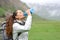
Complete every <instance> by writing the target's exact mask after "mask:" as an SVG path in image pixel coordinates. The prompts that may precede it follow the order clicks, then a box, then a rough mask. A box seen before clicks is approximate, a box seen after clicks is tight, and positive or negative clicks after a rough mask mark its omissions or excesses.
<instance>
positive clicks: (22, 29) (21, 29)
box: [13, 16, 32, 32]
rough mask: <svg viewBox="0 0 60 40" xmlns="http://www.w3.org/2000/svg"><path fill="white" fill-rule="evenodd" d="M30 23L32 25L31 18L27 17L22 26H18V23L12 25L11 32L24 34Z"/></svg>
mask: <svg viewBox="0 0 60 40" xmlns="http://www.w3.org/2000/svg"><path fill="white" fill-rule="evenodd" d="M31 23H32V16H28V17H27V20H26V22H25V25H24V26H22V25H19V24H18V23H14V24H13V30H14V31H16V32H26V31H28V30H30V28H31Z"/></svg>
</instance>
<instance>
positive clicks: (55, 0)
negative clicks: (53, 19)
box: [21, 0, 60, 4]
mask: <svg viewBox="0 0 60 40" xmlns="http://www.w3.org/2000/svg"><path fill="white" fill-rule="evenodd" d="M21 1H23V2H25V3H40V4H45V3H59V4H60V0H21Z"/></svg>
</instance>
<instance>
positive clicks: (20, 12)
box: [16, 10, 24, 19]
mask: <svg viewBox="0 0 60 40" xmlns="http://www.w3.org/2000/svg"><path fill="white" fill-rule="evenodd" d="M16 13H17V15H16V18H17V19H22V18H24V14H23V12H22V11H21V10H17V11H16Z"/></svg>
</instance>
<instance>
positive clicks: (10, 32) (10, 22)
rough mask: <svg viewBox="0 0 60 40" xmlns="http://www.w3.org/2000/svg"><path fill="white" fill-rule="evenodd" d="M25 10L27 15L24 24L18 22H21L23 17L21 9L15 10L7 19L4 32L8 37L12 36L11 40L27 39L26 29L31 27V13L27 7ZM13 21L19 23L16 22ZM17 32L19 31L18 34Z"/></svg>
mask: <svg viewBox="0 0 60 40" xmlns="http://www.w3.org/2000/svg"><path fill="white" fill-rule="evenodd" d="M26 12H27V14H28V16H27V19H26V21H25V24H24V25H20V24H19V23H23V22H24V19H25V17H24V14H23V12H22V11H21V10H16V11H15V12H14V13H13V15H12V16H10V17H9V19H7V23H6V34H7V36H8V37H9V38H13V40H28V31H29V30H30V28H31V22H32V15H31V13H30V10H29V9H28V10H27V11H26ZM15 21H17V22H19V23H16V22H15ZM14 22H15V23H14ZM18 33H20V34H19V36H18Z"/></svg>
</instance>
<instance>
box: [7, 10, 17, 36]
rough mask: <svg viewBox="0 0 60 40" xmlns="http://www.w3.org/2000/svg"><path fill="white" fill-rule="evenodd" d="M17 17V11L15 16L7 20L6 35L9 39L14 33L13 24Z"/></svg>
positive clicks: (14, 13)
mask: <svg viewBox="0 0 60 40" xmlns="http://www.w3.org/2000/svg"><path fill="white" fill-rule="evenodd" d="M16 15H17V13H16V11H15V12H13V15H11V16H10V17H9V18H8V19H7V20H6V34H7V36H8V37H12V36H13V35H12V31H13V27H12V25H13V22H14V20H15V19H16V18H15V16H16Z"/></svg>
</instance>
